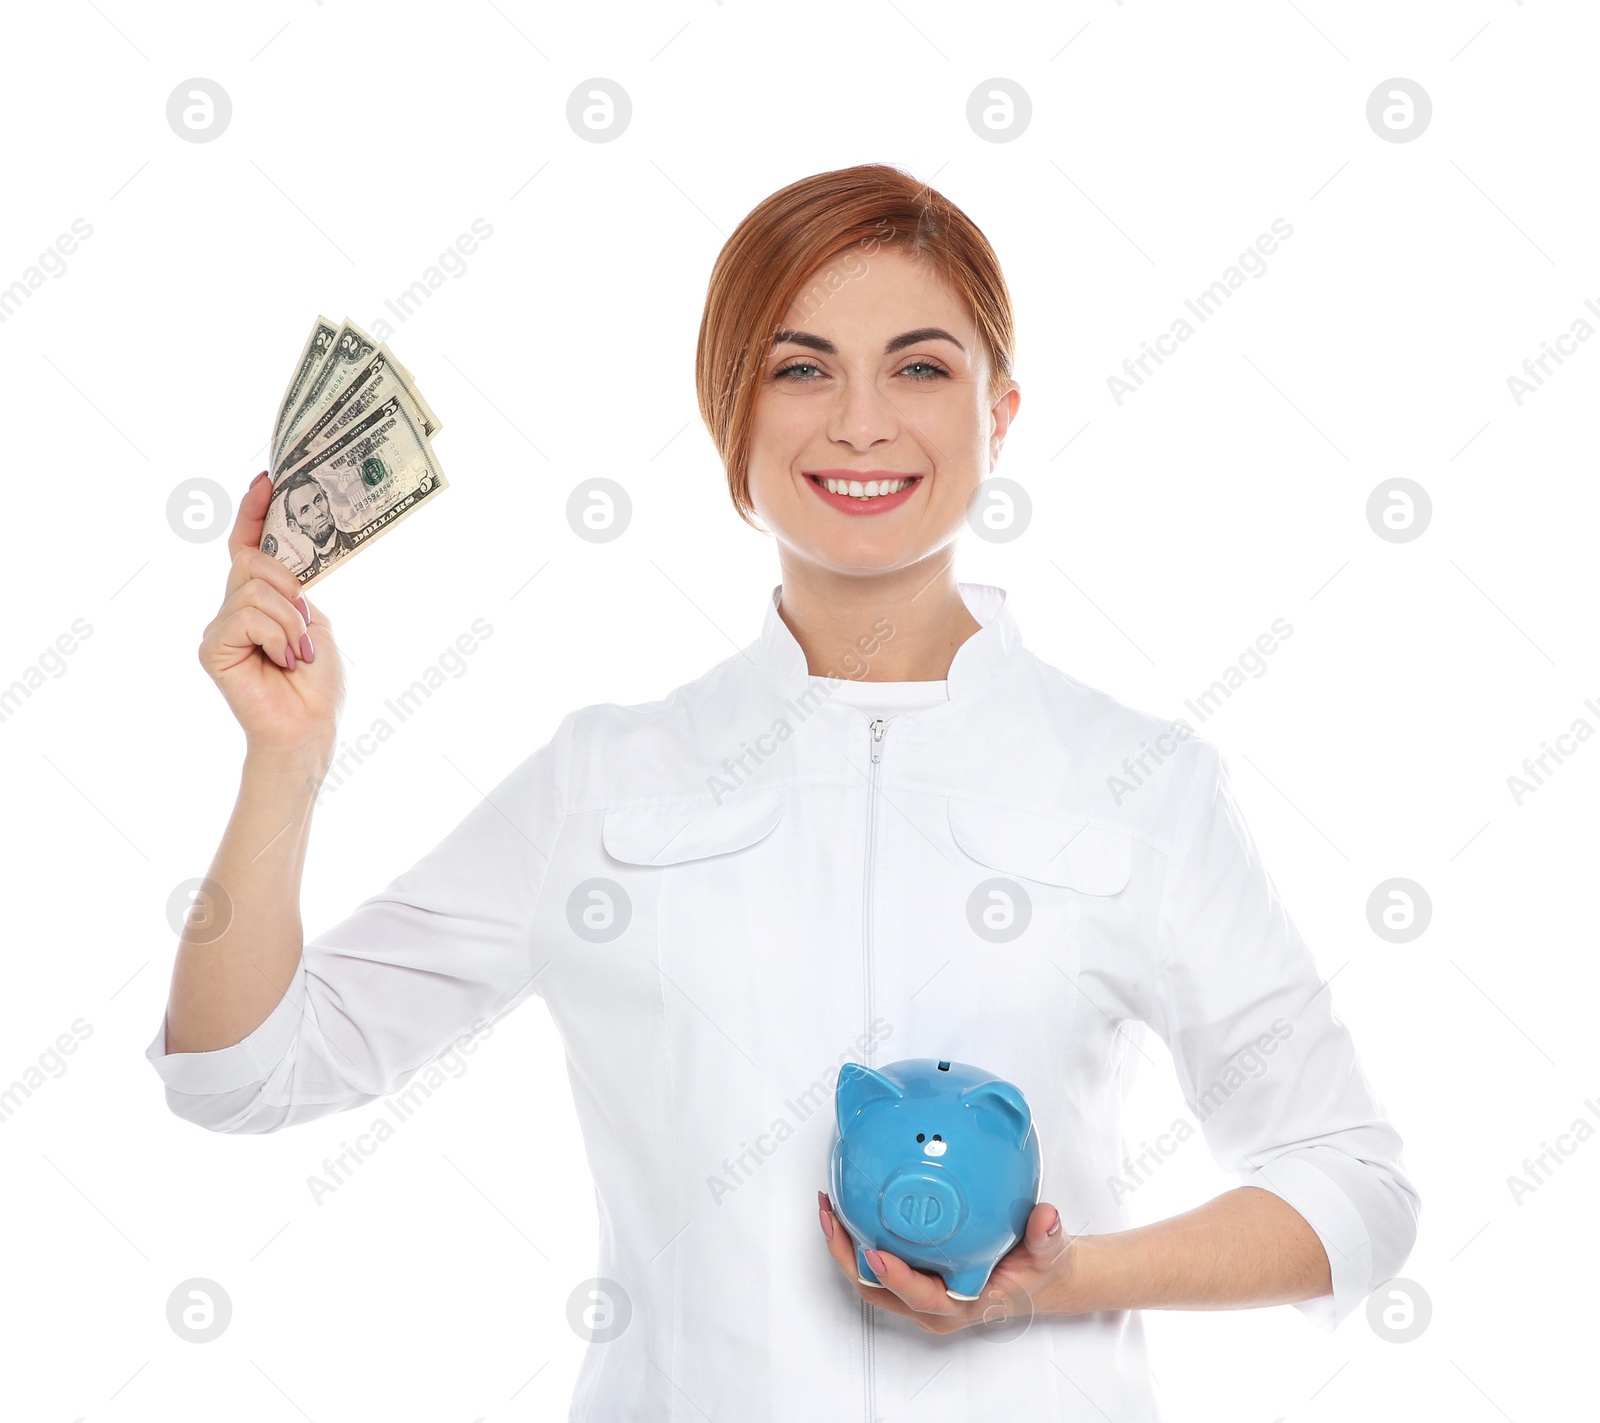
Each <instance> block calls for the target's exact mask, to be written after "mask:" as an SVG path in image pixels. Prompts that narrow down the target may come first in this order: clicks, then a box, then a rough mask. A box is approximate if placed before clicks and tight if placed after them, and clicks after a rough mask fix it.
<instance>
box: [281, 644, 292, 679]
mask: <svg viewBox="0 0 1600 1423" xmlns="http://www.w3.org/2000/svg"><path fill="white" fill-rule="evenodd" d="M283 668H284V671H286V672H293V671H294V644H293V643H292V642H286V643H284V645H283Z"/></svg>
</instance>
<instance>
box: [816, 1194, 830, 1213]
mask: <svg viewBox="0 0 1600 1423" xmlns="http://www.w3.org/2000/svg"><path fill="white" fill-rule="evenodd" d="M817 1209H818V1210H819V1211H832V1210H833V1202H832V1201H830V1200H829V1199H828V1193H827V1192H826V1191H818V1192H817Z"/></svg>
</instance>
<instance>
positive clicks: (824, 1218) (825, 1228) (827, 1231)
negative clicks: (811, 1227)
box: [817, 1210, 833, 1240]
mask: <svg viewBox="0 0 1600 1423" xmlns="http://www.w3.org/2000/svg"><path fill="white" fill-rule="evenodd" d="M817 1219H818V1220H820V1221H821V1222H822V1233H823V1235H825V1236H826V1237H827V1238H828V1239H829V1240H832V1239H833V1216H832V1215H831V1214H830V1213H829V1212H828V1211H824V1210H819V1211H818V1212H817Z"/></svg>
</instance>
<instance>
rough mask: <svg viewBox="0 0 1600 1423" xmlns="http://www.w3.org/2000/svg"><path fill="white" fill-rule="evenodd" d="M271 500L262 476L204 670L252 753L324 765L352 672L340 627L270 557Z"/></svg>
mask: <svg viewBox="0 0 1600 1423" xmlns="http://www.w3.org/2000/svg"><path fill="white" fill-rule="evenodd" d="M271 502H272V480H271V479H270V478H268V477H266V476H264V475H257V476H256V480H255V482H254V483H253V484H252V485H251V486H250V488H249V490H248V491H247V492H246V494H245V496H244V498H242V499H241V500H240V501H239V513H238V516H237V517H236V518H235V519H234V521H233V531H232V533H230V534H229V536H228V552H229V554H230V555H231V556H232V560H233V562H232V566H231V567H230V568H229V570H228V583H227V588H226V591H225V592H224V594H223V599H222V606H221V607H220V608H218V609H217V615H216V617H214V618H213V619H212V620H211V621H210V623H208V624H207V625H206V630H205V633H204V635H203V636H202V638H201V640H200V649H199V657H200V665H201V666H202V667H204V668H205V669H206V672H207V673H208V674H209V676H210V677H211V680H212V681H214V682H215V683H216V684H217V687H218V689H219V690H220V691H221V692H222V695H223V697H224V698H225V699H226V701H227V703H228V708H229V710H231V711H232V712H233V715H234V717H235V719H236V720H237V721H238V723H239V725H240V726H241V727H243V728H244V734H245V740H246V742H247V743H248V746H249V751H250V754H252V755H268V756H288V755H310V756H311V757H313V759H314V760H325V759H326V758H327V757H331V755H332V753H333V745H334V738H335V734H336V732H337V729H338V722H339V710H340V707H341V706H342V705H343V703H344V667H343V664H342V662H341V660H340V657H339V649H338V647H337V646H336V645H335V643H334V640H333V629H332V628H331V627H330V626H329V625H328V623H327V620H326V619H325V618H324V617H323V615H322V613H321V611H320V610H319V609H318V608H317V606H316V605H315V604H314V603H312V602H310V601H309V600H308V599H307V598H306V597H305V596H304V595H303V594H302V593H301V592H300V581H299V579H297V578H296V577H295V576H294V574H293V573H291V572H290V571H289V569H288V568H287V567H286V566H285V565H284V564H283V563H281V562H279V561H278V560H277V559H276V558H274V557H272V555H271V554H267V553H263V552H262V551H261V547H260V545H261V530H262V526H263V524H264V523H265V521H266V517H267V506H268V505H269V504H270V503H271ZM302 638H304V639H305V641H304V643H302V641H301V639H302ZM308 652H309V654H310V656H309V657H308V656H307V653H308Z"/></svg>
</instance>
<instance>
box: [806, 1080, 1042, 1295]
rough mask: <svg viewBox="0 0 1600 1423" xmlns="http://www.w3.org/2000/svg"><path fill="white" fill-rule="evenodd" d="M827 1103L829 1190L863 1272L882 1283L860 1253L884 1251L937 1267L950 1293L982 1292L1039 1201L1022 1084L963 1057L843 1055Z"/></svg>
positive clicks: (1037, 1162)
mask: <svg viewBox="0 0 1600 1423" xmlns="http://www.w3.org/2000/svg"><path fill="white" fill-rule="evenodd" d="M834 1109H835V1116H836V1120H837V1124H838V1133H837V1135H836V1136H835V1137H834V1141H833V1150H832V1154H831V1158H830V1162H829V1179H830V1182H831V1186H832V1189H831V1191H830V1194H831V1196H832V1198H833V1206H834V1211H835V1213H836V1214H837V1215H838V1217H839V1219H840V1220H841V1221H843V1222H844V1225H845V1228H846V1229H847V1230H848V1231H849V1232H850V1236H851V1239H852V1240H854V1242H855V1246H856V1274H857V1275H858V1277H859V1278H860V1280H861V1283H862V1284H864V1285H878V1286H880V1287H881V1285H882V1282H881V1281H880V1280H879V1279H878V1277H877V1276H876V1275H875V1274H873V1272H872V1267H871V1266H870V1265H868V1264H867V1257H866V1253H865V1252H866V1251H867V1250H869V1249H870V1250H884V1251H887V1252H888V1253H889V1254H891V1255H894V1256H896V1257H897V1258H899V1259H901V1260H904V1261H905V1262H906V1264H908V1265H910V1266H912V1267H913V1268H914V1269H918V1270H922V1271H925V1272H926V1273H928V1274H932V1275H938V1276H939V1277H940V1278H941V1279H943V1281H944V1288H945V1293H946V1294H947V1295H949V1296H950V1297H951V1298H952V1299H977V1298H978V1296H979V1294H980V1293H981V1291H982V1290H983V1286H984V1283H985V1282H986V1281H987V1280H988V1278H989V1273H990V1271H992V1270H993V1269H994V1267H995V1262H996V1261H998V1260H999V1259H1000V1257H1001V1256H1002V1255H1004V1254H1006V1252H1007V1251H1009V1250H1010V1249H1011V1248H1012V1247H1013V1246H1014V1245H1016V1244H1017V1242H1018V1241H1020V1240H1021V1239H1022V1233H1023V1231H1024V1230H1025V1229H1026V1228H1027V1224H1028V1216H1029V1214H1030V1213H1031V1212H1032V1210H1033V1208H1034V1207H1035V1206H1036V1205H1038V1204H1039V1186H1040V1178H1041V1174H1042V1161H1041V1157H1040V1153H1039V1133H1038V1132H1037V1131H1035V1130H1034V1126H1033V1113H1032V1111H1031V1110H1030V1109H1029V1107H1028V1103H1027V1101H1026V1099H1025V1098H1024V1097H1023V1095H1022V1093H1021V1092H1020V1091H1018V1090H1017V1088H1016V1087H1014V1086H1013V1085H1012V1084H1011V1083H1009V1082H1005V1081H1002V1080H1001V1079H999V1078H997V1077H995V1076H994V1074H993V1073H989V1072H984V1071H982V1070H981V1069H979V1068H976V1067H969V1066H968V1065H966V1064H965V1063H960V1062H940V1061H937V1060H935V1059H934V1058H931V1057H920V1058H909V1059H907V1060H905V1061H903V1062H891V1063H889V1064H887V1065H886V1066H884V1067H883V1068H881V1069H879V1070H877V1071H874V1070H873V1069H872V1068H870V1067H863V1066H861V1064H860V1063H856V1062H847V1063H845V1064H844V1066H843V1067H841V1068H840V1069H839V1081H838V1085H837V1087H836V1088H835V1092H834Z"/></svg>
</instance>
